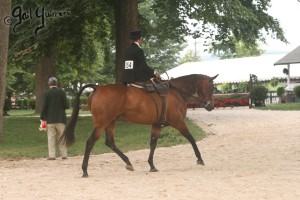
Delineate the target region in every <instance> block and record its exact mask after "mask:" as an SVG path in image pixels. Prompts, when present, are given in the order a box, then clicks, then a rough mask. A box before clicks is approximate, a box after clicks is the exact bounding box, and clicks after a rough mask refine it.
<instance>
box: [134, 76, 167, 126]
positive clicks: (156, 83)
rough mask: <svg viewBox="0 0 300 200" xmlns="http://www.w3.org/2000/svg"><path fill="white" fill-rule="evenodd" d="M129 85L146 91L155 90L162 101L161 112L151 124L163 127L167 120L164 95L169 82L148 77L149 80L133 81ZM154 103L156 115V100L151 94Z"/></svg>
mask: <svg viewBox="0 0 300 200" xmlns="http://www.w3.org/2000/svg"><path fill="white" fill-rule="evenodd" d="M130 85H131V86H134V87H138V88H143V89H145V90H146V91H147V92H148V93H150V96H151V93H152V92H157V93H158V94H159V95H160V97H161V102H162V108H161V113H160V117H159V118H158V120H157V121H156V122H155V123H154V124H153V126H156V127H163V126H165V125H166V124H165V123H166V121H167V106H166V104H167V102H166V101H167V100H166V96H167V93H168V89H169V83H168V81H160V80H157V79H150V80H149V81H146V82H135V83H132V84H130ZM151 97H152V99H153V101H154V104H155V106H156V112H157V116H158V108H157V102H156V101H155V99H154V98H153V96H151Z"/></svg>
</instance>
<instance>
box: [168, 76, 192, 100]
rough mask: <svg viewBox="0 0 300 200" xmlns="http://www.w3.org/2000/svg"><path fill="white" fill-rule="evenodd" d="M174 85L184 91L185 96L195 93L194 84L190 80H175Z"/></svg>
mask: <svg viewBox="0 0 300 200" xmlns="http://www.w3.org/2000/svg"><path fill="white" fill-rule="evenodd" d="M172 83H173V85H174V86H175V87H176V88H178V89H179V90H181V91H182V93H184V95H185V96H192V95H193V94H194V93H195V88H194V84H193V83H192V82H190V81H183V80H179V79H178V80H174V81H172Z"/></svg>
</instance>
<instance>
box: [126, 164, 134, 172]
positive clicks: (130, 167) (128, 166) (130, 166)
mask: <svg viewBox="0 0 300 200" xmlns="http://www.w3.org/2000/svg"><path fill="white" fill-rule="evenodd" d="M126 169H127V170H129V171H134V169H133V167H132V165H126Z"/></svg>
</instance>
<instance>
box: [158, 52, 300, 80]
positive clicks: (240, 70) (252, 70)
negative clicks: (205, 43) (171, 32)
mask: <svg viewBox="0 0 300 200" xmlns="http://www.w3.org/2000/svg"><path fill="white" fill-rule="evenodd" d="M283 56H284V55H283V54H277V55H263V56H258V57H246V58H236V59H226V60H213V61H202V62H189V63H184V64H182V65H179V66H178V67H175V68H173V69H170V70H168V71H167V74H168V76H169V78H176V77H179V76H184V75H189V74H204V75H208V76H215V75H216V74H219V76H218V77H217V78H216V79H215V81H214V82H215V83H224V82H228V83H236V82H242V81H249V79H250V74H254V75H256V76H257V78H258V80H270V79H272V78H273V77H276V78H286V75H285V74H284V73H283V68H284V66H282V67H281V66H276V67H275V66H274V63H275V62H276V61H277V60H278V59H280V58H282V57H283ZM290 74H291V77H300V67H294V68H293V69H292V70H291V72H290ZM162 77H163V78H167V76H166V75H165V74H163V75H162Z"/></svg>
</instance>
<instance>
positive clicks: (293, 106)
mask: <svg viewBox="0 0 300 200" xmlns="http://www.w3.org/2000/svg"><path fill="white" fill-rule="evenodd" d="M255 109H259V110H300V103H277V104H269V105H266V106H264V107H255Z"/></svg>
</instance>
